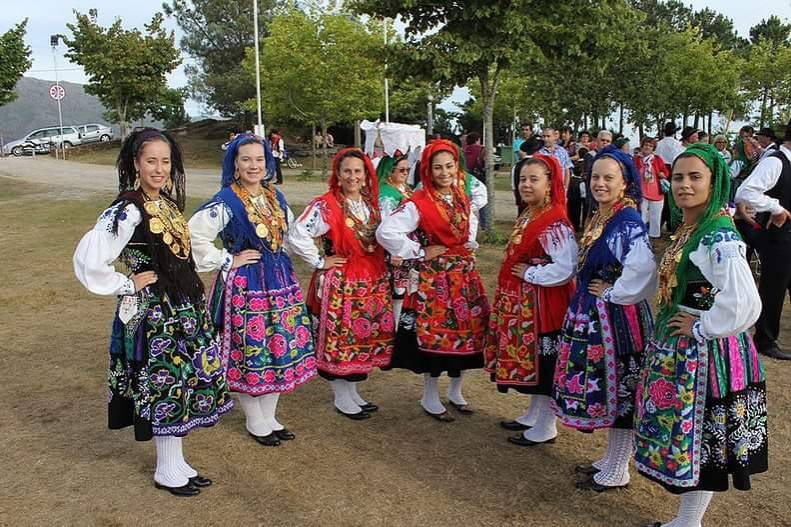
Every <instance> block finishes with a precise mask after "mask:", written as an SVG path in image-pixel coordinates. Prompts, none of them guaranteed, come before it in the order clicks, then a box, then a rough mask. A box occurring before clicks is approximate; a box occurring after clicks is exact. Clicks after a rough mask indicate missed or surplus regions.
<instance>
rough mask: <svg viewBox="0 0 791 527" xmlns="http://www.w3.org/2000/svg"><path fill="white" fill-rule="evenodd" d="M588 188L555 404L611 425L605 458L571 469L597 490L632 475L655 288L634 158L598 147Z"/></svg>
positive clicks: (563, 415)
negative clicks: (592, 206)
mask: <svg viewBox="0 0 791 527" xmlns="http://www.w3.org/2000/svg"><path fill="white" fill-rule="evenodd" d="M591 191H592V193H593V198H594V199H595V200H596V202H597V204H598V207H597V210H596V212H595V213H594V215H593V216H592V218H591V220H590V221H589V222H588V225H587V226H586V227H585V232H584V233H583V236H582V239H581V240H580V254H579V263H578V271H577V290H576V292H575V294H574V296H573V298H572V299H571V302H570V304H569V309H568V312H567V313H566V319H565V320H564V322H563V329H562V337H561V338H562V340H561V345H560V350H559V352H558V361H557V364H556V366H555V381H554V388H553V391H554V394H553V396H554V401H553V403H552V404H553V407H554V409H555V412H556V414H557V415H558V417H559V418H560V420H561V422H562V423H563V424H565V425H567V426H571V427H573V428H576V429H578V430H582V431H586V432H591V431H593V430H596V429H600V428H608V429H609V443H608V446H607V454H606V455H605V456H604V458H602V459H600V460H598V461H596V462H594V463H593V464H592V465H580V466H577V467H576V468H575V471H576V472H578V473H581V474H582V475H584V476H586V477H585V478H584V479H583V480H581V481H579V482H578V483H577V487H578V488H582V489H590V490H595V491H597V492H602V491H605V490H608V489H613V488H618V487H624V486H626V485H627V484H628V482H629V460H630V459H631V457H632V424H633V413H634V390H635V388H636V386H637V380H638V377H639V374H640V364H641V362H642V357H643V352H644V350H645V346H646V344H647V342H646V340H647V339H648V337H649V336H650V334H651V310H650V307H649V305H648V302H647V301H646V299H648V298H650V297H651V295H653V293H654V290H655V288H656V263H655V261H654V255H653V253H652V252H651V245H650V243H649V241H648V236H647V232H646V226H645V223H643V220H642V219H641V218H640V212H639V206H640V177H639V175H638V173H637V169H636V168H635V166H634V163H633V162H632V160H631V157H630V156H628V155H627V154H625V153H623V152H621V151H620V150H617V149H616V148H615V147H614V146H608V147H607V148H605V149H604V150H602V151H601V152H600V153H599V154H598V155H597V156H596V159H595V160H594V162H593V166H592V169H591Z"/></svg>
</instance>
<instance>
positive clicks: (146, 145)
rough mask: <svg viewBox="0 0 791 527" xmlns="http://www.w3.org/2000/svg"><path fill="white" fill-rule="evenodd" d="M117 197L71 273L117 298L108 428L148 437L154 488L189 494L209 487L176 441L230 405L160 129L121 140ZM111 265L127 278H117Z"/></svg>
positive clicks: (177, 156) (175, 161)
mask: <svg viewBox="0 0 791 527" xmlns="http://www.w3.org/2000/svg"><path fill="white" fill-rule="evenodd" d="M117 167H118V176H119V185H118V186H119V190H120V194H119V195H118V197H117V198H116V200H115V201H114V202H113V204H112V205H111V206H110V208H108V209H107V210H105V211H104V212H103V213H102V215H101V216H100V217H99V220H98V221H97V223H96V227H94V229H93V230H92V231H90V232H89V233H87V234H86V235H85V236H84V237H83V238H82V240H80V243H79V245H78V246H77V250H76V251H75V253H74V272H75V273H76V274H77V278H78V279H79V280H80V282H82V284H83V285H84V286H85V287H86V288H87V289H88V290H89V291H91V292H92V293H96V294H100V295H116V296H118V298H119V302H118V309H117V311H116V315H115V318H114V320H113V329H112V337H111V339H110V369H109V376H108V382H109V388H110V400H109V427H110V428H111V429H119V428H124V427H127V426H133V427H134V431H135V439H137V440H138V441H148V440H150V439H152V438H153V440H154V446H155V447H156V452H157V463H156V471H155V472H154V484H155V485H156V487H157V488H161V489H165V490H167V491H169V492H170V493H171V494H174V495H176V496H195V495H196V494H199V493H200V487H206V486H208V485H211V480H209V479H208V478H205V477H203V476H201V475H199V474H198V472H197V471H195V469H193V468H192V467H191V466H190V465H189V464H188V463H187V462H186V461H185V460H184V456H183V453H182V437H184V436H185V435H187V434H188V433H189V432H190V431H192V430H193V429H195V428H198V427H206V426H212V425H214V424H215V423H216V422H217V420H218V419H219V416H220V415H221V414H223V413H225V412H227V411H228V410H230V409H231V407H232V405H233V403H232V401H231V398H230V395H229V393H228V388H227V386H226V384H225V376H224V374H223V369H222V362H221V356H220V346H219V342H218V339H217V336H216V333H215V331H214V327H213V326H212V320H211V317H210V315H209V314H208V312H207V310H206V303H205V299H204V291H203V283H202V282H201V280H200V278H199V277H198V274H197V273H196V272H195V264H194V263H193V260H192V254H191V251H190V233H189V228H188V227H187V222H186V221H185V220H184V217H183V216H182V215H181V211H182V210H183V209H184V200H185V195H184V183H185V178H184V166H183V164H182V158H181V151H180V149H179V147H178V145H177V144H176V142H175V141H174V140H173V138H172V137H171V136H170V135H168V134H167V133H166V132H160V131H159V130H155V129H153V128H146V129H143V130H140V131H136V132H133V133H132V134H130V135H129V136H128V137H127V138H126V140H125V141H124V143H123V145H122V146H121V152H120V154H119V155H118V161H117ZM116 259H120V260H121V261H122V262H123V263H124V264H125V266H126V268H127V269H128V270H129V271H130V272H131V274H130V275H129V276H126V275H124V274H123V273H120V272H117V271H116V270H115V269H114V268H113V265H112V264H113V262H114V261H115V260H116Z"/></svg>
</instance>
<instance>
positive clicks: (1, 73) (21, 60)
mask: <svg viewBox="0 0 791 527" xmlns="http://www.w3.org/2000/svg"><path fill="white" fill-rule="evenodd" d="M26 31H27V19H25V20H23V21H22V22H20V23H19V24H17V25H16V26H14V27H13V28H11V29H9V30H8V31H6V32H5V33H3V34H2V35H0V106H3V105H4V104H8V103H9V102H11V101H13V100H14V99H16V93H15V92H14V87H15V86H16V83H17V81H18V80H19V78H20V77H22V74H23V73H25V71H27V69H28V68H29V67H30V64H31V63H32V62H31V60H30V47H29V46H27V45H26V44H25V32H26Z"/></svg>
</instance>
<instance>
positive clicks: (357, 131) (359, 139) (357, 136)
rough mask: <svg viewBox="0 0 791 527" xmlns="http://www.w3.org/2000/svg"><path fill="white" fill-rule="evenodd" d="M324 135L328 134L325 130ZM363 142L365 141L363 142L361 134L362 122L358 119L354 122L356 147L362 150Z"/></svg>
mask: <svg viewBox="0 0 791 527" xmlns="http://www.w3.org/2000/svg"><path fill="white" fill-rule="evenodd" d="M324 133H325V134H326V133H327V131H326V130H324ZM362 142H363V140H362V137H361V134H360V121H359V119H357V120H355V121H354V146H355V147H356V148H360V145H361V144H362Z"/></svg>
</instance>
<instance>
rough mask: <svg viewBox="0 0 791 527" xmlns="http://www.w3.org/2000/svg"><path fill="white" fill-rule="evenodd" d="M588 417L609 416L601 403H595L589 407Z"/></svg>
mask: <svg viewBox="0 0 791 527" xmlns="http://www.w3.org/2000/svg"><path fill="white" fill-rule="evenodd" d="M588 415H590V416H591V417H594V418H597V417H604V416H605V415H607V407H606V406H604V405H603V404H601V403H594V404H592V405H590V406H588Z"/></svg>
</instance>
